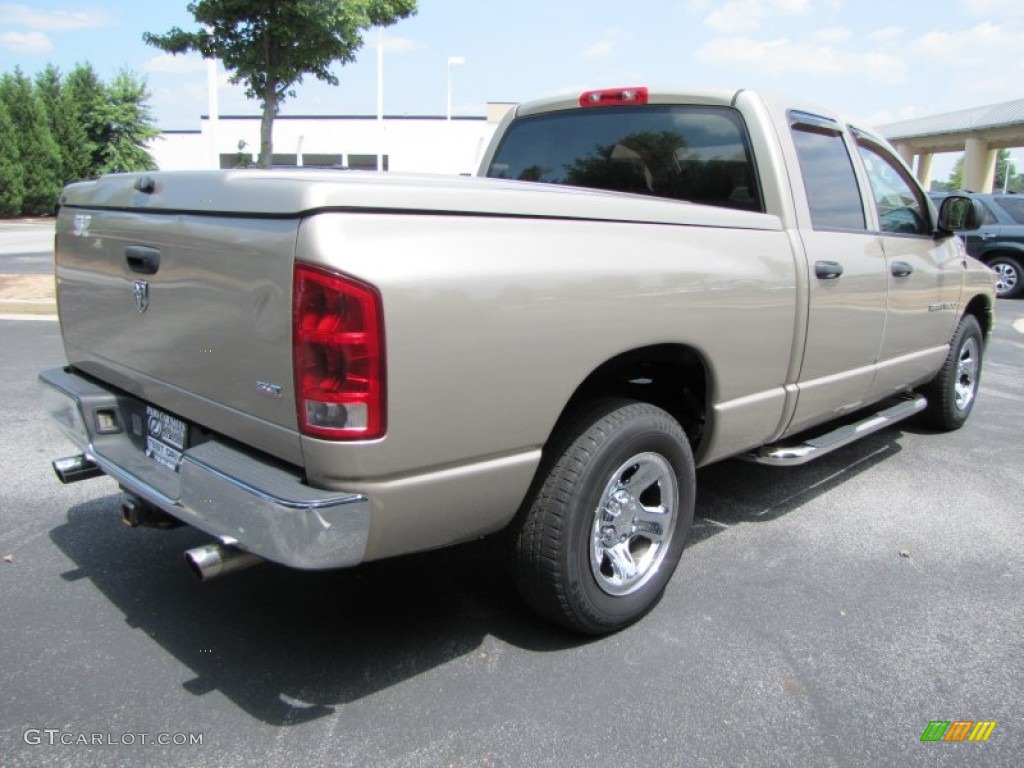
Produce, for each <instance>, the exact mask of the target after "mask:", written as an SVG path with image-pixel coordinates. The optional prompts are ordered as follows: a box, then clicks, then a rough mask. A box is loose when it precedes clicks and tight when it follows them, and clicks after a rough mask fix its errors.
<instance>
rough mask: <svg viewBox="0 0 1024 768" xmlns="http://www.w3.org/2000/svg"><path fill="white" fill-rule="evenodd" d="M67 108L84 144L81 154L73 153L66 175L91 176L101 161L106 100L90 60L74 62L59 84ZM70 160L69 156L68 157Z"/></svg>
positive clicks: (105, 126) (76, 177)
mask: <svg viewBox="0 0 1024 768" xmlns="http://www.w3.org/2000/svg"><path fill="white" fill-rule="evenodd" d="M62 90H63V93H64V95H65V98H66V99H67V103H68V109H69V111H70V112H71V114H72V115H73V117H74V119H75V120H76V122H78V124H79V125H81V127H82V130H83V132H84V133H85V139H86V144H85V146H84V147H83V154H80V155H75V156H74V158H73V160H71V167H70V168H68V169H67V171H66V172H67V173H68V178H74V179H95V178H96V177H97V176H99V175H100V173H101V172H102V171H101V168H102V166H103V162H104V152H103V142H104V141H105V140H106V137H107V125H106V122H105V115H104V108H105V106H106V101H107V87H106V85H104V84H103V81H102V80H101V79H100V77H99V75H97V74H96V70H94V69H93V68H92V65H91V64H88V63H84V64H76V65H75V68H74V69H73V70H71V71H70V72H69V73H68V75H67V77H65V78H64V83H63V87H62ZM69 160H70V158H69Z"/></svg>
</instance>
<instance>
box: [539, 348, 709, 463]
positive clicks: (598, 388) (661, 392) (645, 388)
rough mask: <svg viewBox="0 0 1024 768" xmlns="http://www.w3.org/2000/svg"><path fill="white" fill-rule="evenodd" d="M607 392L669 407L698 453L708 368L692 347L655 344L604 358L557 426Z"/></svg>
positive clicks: (568, 404) (705, 408)
mask: <svg viewBox="0 0 1024 768" xmlns="http://www.w3.org/2000/svg"><path fill="white" fill-rule="evenodd" d="M609 397H613V398H627V399H630V400H636V401H639V402H644V403H650V404H652V405H656V406H657V407H659V408H661V409H662V410H665V411H667V412H668V413H669V414H671V415H672V417H673V418H674V419H675V420H676V421H678V422H679V424H680V426H682V428H683V430H684V431H685V432H686V436H687V438H688V440H689V442H690V447H691V449H692V450H693V452H694V453H697V451H698V448H699V446H700V444H701V442H702V440H703V438H704V433H705V427H706V420H707V401H708V373H707V366H706V365H705V363H704V360H703V359H702V358H701V356H700V355H699V354H698V353H697V352H696V351H694V350H693V349H691V348H689V347H685V346H682V345H678V344H658V345H654V346H650V347H642V348H640V349H634V350H632V351H630V352H626V353H624V354H621V355H618V356H616V357H614V358H612V359H611V360H608V361H607V362H605V363H604V364H602V365H601V366H599V367H598V368H597V369H595V370H594V371H593V373H591V374H590V375H589V376H587V378H586V379H585V380H584V381H583V383H581V384H580V386H579V387H578V388H577V389H576V391H575V392H574V393H573V395H572V397H571V398H570V399H569V402H568V403H567V404H566V407H565V409H564V410H563V411H562V415H561V417H560V418H559V421H558V424H556V426H555V432H556V433H557V432H558V430H559V428H560V427H561V426H562V423H563V422H564V421H565V419H566V418H567V417H570V416H571V414H572V413H574V412H576V411H578V410H579V408H581V407H584V406H585V405H586V404H587V403H589V402H592V401H594V400H598V399H602V398H609Z"/></svg>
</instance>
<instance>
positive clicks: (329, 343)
mask: <svg viewBox="0 0 1024 768" xmlns="http://www.w3.org/2000/svg"><path fill="white" fill-rule="evenodd" d="M292 312H293V317H292V328H293V334H294V354H295V396H296V407H297V408H298V415H299V430H300V431H301V432H302V433H303V434H306V435H312V436H314V437H322V438H327V439H329V440H370V439H373V438H377V437H381V436H382V435H383V434H384V428H385V391H384V321H383V313H382V311H381V298H380V294H379V293H378V292H377V290H376V289H375V288H374V287H373V286H370V285H367V284H366V283H362V282H359V281H358V280H354V279H353V278H351V277H348V276H347V275H341V274H338V273H336V272H331V271H329V270H326V269H321V268H319V267H313V266H310V265H308V264H297V265H296V266H295V286H294V294H293V306H292Z"/></svg>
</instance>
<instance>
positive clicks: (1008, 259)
mask: <svg viewBox="0 0 1024 768" xmlns="http://www.w3.org/2000/svg"><path fill="white" fill-rule="evenodd" d="M985 263H986V264H987V265H988V268H989V269H991V270H992V271H993V272H995V273H996V296H998V297H999V298H1000V299H1013V298H1016V297H1017V296H1020V294H1021V291H1024V280H1022V279H1021V278H1022V275H1021V261H1020V259H1018V258H1016V257H1014V256H1008V255H1006V254H998V255H996V256H993V257H991V258H990V259H988V260H987V261H986V262H985Z"/></svg>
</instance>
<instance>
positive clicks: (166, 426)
mask: <svg viewBox="0 0 1024 768" xmlns="http://www.w3.org/2000/svg"><path fill="white" fill-rule="evenodd" d="M187 441H188V425H187V424H186V423H185V422H184V421H182V420H181V419H177V418H175V417H174V416H171V414H169V413H164V412H163V411H161V410H160V409H159V408H154V407H153V406H151V405H147V406H146V455H147V456H149V458H151V459H153V460H154V461H156V462H157V463H159V464H163V465H164V466H165V467H167V468H168V469H170V470H173V471H175V472H177V471H178V467H179V466H181V455H182V453H183V452H184V450H185V445H186V443H187Z"/></svg>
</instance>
